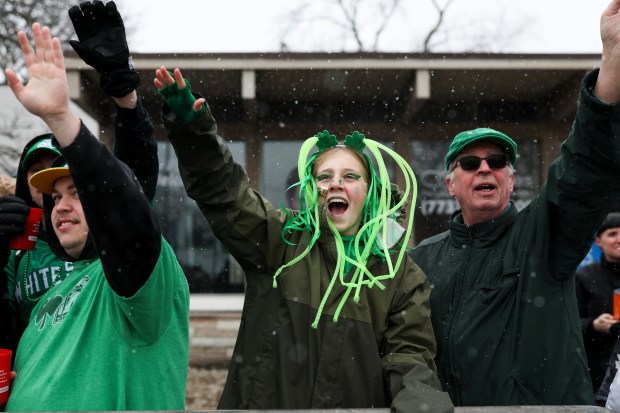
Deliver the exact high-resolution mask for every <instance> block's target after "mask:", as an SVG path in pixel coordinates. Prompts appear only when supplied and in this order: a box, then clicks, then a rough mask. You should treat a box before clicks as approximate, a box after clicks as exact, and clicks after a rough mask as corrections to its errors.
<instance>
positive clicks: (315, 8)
mask: <svg viewBox="0 0 620 413" xmlns="http://www.w3.org/2000/svg"><path fill="white" fill-rule="evenodd" d="M456 3H458V2H456V1H455V0H418V1H414V0H300V2H297V3H296V4H298V6H297V7H295V8H294V9H292V10H291V11H289V12H288V13H287V14H286V15H285V16H284V18H283V19H282V20H283V21H286V22H287V25H286V26H285V28H284V29H283V31H282V32H281V35H280V39H281V41H280V44H281V49H282V51H290V50H295V49H299V47H300V45H301V44H302V43H306V44H305V45H301V47H304V46H305V47H307V46H308V44H307V43H308V42H313V44H311V45H309V46H310V48H315V49H319V50H324V49H329V50H336V49H337V48H340V49H341V50H342V51H358V52H363V51H370V52H375V51H378V50H379V47H380V44H379V42H380V40H381V38H382V36H383V35H384V34H385V33H386V32H387V31H388V30H387V29H388V28H389V27H390V25H393V24H396V23H397V22H396V20H397V17H402V18H403V19H405V21H407V22H408V25H407V24H406V25H405V27H404V29H403V30H402V33H399V34H398V35H399V36H400V39H403V38H404V39H408V40H409V41H406V43H409V44H410V45H411V50H410V51H421V52H435V51H437V50H442V51H457V50H458V51H462V52H474V51H475V52H498V51H502V50H505V49H506V48H507V47H509V46H510V45H511V44H512V43H514V42H515V40H516V39H517V38H518V37H520V36H522V35H524V34H527V33H526V30H525V29H526V28H528V27H529V25H530V24H531V22H532V21H533V20H532V19H530V18H528V17H527V16H520V17H519V16H515V15H514V13H511V15H510V19H507V18H506V17H505V14H502V13H498V14H497V16H493V17H491V18H490V16H489V15H485V16H481V15H477V14H475V13H472V14H468V15H465V16H464V15H454V13H453V11H452V10H453V9H454V6H455V4H456ZM461 4H463V2H461ZM429 7H432V10H430V13H429V12H428V11H424V12H422V11H421V10H423V9H428V8H429ZM489 7H490V5H489ZM489 7H487V9H489ZM448 15H450V16H448ZM449 17H450V18H449ZM414 28H415V29H418V30H419V29H420V28H423V30H425V31H424V32H423V33H421V34H420V33H418V35H419V36H421V38H422V40H421V41H420V42H414V41H413V37H414V35H413V30H412V32H411V33H407V32H406V31H407V29H414ZM392 34H393V33H392ZM295 36H296V37H295ZM400 43H401V44H402V43H403V42H400Z"/></svg>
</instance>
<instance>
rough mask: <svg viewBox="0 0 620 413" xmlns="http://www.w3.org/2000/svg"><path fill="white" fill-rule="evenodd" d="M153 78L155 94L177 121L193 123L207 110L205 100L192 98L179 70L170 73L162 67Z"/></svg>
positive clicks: (189, 88)
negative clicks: (170, 110) (161, 99)
mask: <svg viewBox="0 0 620 413" xmlns="http://www.w3.org/2000/svg"><path fill="white" fill-rule="evenodd" d="M155 76H156V78H155V86H156V87H157V92H158V93H159V94H160V95H161V96H162V97H163V98H164V100H165V101H166V104H167V105H168V106H170V109H172V111H173V112H174V113H175V114H176V116H177V119H178V120H182V121H193V120H195V119H198V118H199V117H200V116H202V114H203V113H205V111H206V110H207V109H206V103H205V102H206V101H205V99H204V98H198V99H196V97H194V95H193V94H192V90H191V86H190V84H189V82H188V81H187V80H186V79H184V78H183V75H182V74H181V71H180V70H179V69H174V72H173V73H170V72H168V71H167V70H166V68H165V67H164V66H162V67H160V68H159V69H157V70H156V71H155ZM173 76H174V77H173Z"/></svg>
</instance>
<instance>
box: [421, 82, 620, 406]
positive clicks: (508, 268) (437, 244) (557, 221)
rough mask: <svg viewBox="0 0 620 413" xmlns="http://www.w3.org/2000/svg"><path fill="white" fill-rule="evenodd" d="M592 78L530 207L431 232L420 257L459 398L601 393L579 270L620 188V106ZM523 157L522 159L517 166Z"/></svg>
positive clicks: (551, 401) (445, 374)
mask: <svg viewBox="0 0 620 413" xmlns="http://www.w3.org/2000/svg"><path fill="white" fill-rule="evenodd" d="M597 75H598V72H597V71H594V72H592V73H590V74H589V75H588V76H587V77H586V79H585V80H584V87H583V89H582V92H581V95H580V98H579V104H578V107H577V114H576V119H575V122H574V124H573V126H572V129H571V132H570V135H569V137H568V139H567V140H566V141H565V142H564V143H563V145H562V148H561V155H560V157H559V158H558V159H557V160H556V161H555V162H554V163H553V164H552V165H551V166H550V168H549V173H548V181H547V182H546V184H544V185H543V187H542V188H541V190H540V193H539V194H538V196H537V197H536V198H535V199H534V200H533V201H532V202H531V203H530V204H529V205H528V206H527V207H525V208H524V209H523V210H521V211H519V212H518V211H517V210H516V208H515V206H514V205H513V204H510V205H509V207H508V208H507V210H506V211H504V212H503V213H502V214H501V215H500V216H499V217H497V218H496V219H494V220H491V221H487V222H482V223H479V224H476V225H473V226H466V225H464V224H463V220H462V215H461V214H460V212H459V211H457V212H456V213H455V214H454V215H453V216H452V217H451V218H450V229H449V231H447V232H444V233H442V234H439V235H437V236H435V237H432V238H430V239H428V240H426V241H424V242H422V243H421V244H420V245H419V246H418V247H416V248H415V250H414V251H413V258H414V261H415V262H416V263H417V264H418V265H420V267H421V268H422V270H424V272H425V273H426V275H427V276H428V278H429V280H430V283H431V286H432V294H431V309H432V320H433V327H434V329H435V334H436V338H437V344H438V353H437V358H436V361H437V364H438V374H439V378H440V380H441V383H442V386H443V387H444V389H445V390H447V391H448V392H449V393H450V396H451V397H452V400H453V401H454V403H455V405H531V404H544V405H565V404H569V405H570V404H572V405H585V404H591V403H592V402H593V395H592V386H591V384H590V378H589V376H588V368H587V363H586V357H585V352H584V347H583V340H582V336H581V327H580V323H579V313H578V310H577V300H576V297H575V280H574V277H573V274H574V273H575V268H576V267H577V265H578V264H579V262H580V261H581V259H582V258H583V257H584V256H585V254H586V252H587V250H588V248H589V246H590V244H591V242H592V240H593V237H594V233H595V231H596V228H597V227H598V225H599V224H600V223H601V222H602V220H603V218H604V217H605V215H606V214H607V212H608V210H609V209H610V207H611V205H612V204H613V202H614V201H615V199H616V198H617V197H618V193H619V188H620V170H619V163H618V162H619V161H620V105H606V104H604V103H602V102H600V101H599V100H598V99H596V98H595V97H594V95H593V93H592V89H593V87H594V84H595V82H596V77H597ZM517 166H518V165H517Z"/></svg>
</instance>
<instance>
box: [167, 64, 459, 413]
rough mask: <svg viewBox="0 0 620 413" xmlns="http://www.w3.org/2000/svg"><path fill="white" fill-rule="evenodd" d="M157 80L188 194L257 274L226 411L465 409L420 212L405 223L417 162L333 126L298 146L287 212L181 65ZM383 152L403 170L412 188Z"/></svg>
mask: <svg viewBox="0 0 620 413" xmlns="http://www.w3.org/2000/svg"><path fill="white" fill-rule="evenodd" d="M155 85H156V87H157V89H158V90H159V93H160V94H161V95H162V96H163V97H164V99H165V102H166V103H165V105H164V108H163V110H162V117H163V119H164V125H165V126H166V128H167V129H168V134H169V138H170V142H171V143H172V145H173V147H174V149H175V152H176V154H177V157H178V159H179V170H180V173H181V177H182V179H183V183H184V186H185V188H186V190H187V193H188V195H189V196H190V197H191V198H192V199H194V200H195V201H196V202H197V204H198V206H199V207H200V209H201V211H202V213H203V214H204V215H205V217H206V218H207V220H208V221H209V223H210V224H211V226H212V228H213V231H214V233H215V234H216V236H217V237H218V239H219V240H220V241H221V242H222V243H223V244H224V245H225V246H226V247H227V248H228V251H229V252H230V253H231V254H232V255H233V256H234V257H235V259H236V260H237V261H238V262H239V264H240V265H241V266H242V267H243V269H244V272H245V276H246V281H247V289H246V293H245V304H244V308H243V313H242V317H241V326H240V330H239V334H238V337H237V342H236V345H235V349H234V352H233V355H232V358H231V362H230V366H229V372H228V378H227V381H226V385H225V387H224V391H223V394H222V397H221V399H220V402H219V405H218V408H219V409H230V410H234V409H310V408H317V409H335V408H371V407H374V408H380V407H388V406H390V407H391V408H392V409H393V411H397V412H414V411H424V412H450V411H453V405H452V402H451V401H450V398H449V397H448V395H447V394H446V393H445V392H442V391H441V386H440V385H439V383H438V381H437V377H436V375H435V371H434V370H435V364H434V361H433V357H434V353H435V339H434V336H433V331H432V328H431V324H430V314H429V307H428V295H429V294H430V290H429V285H428V283H427V280H426V277H425V276H424V274H423V273H422V272H421V271H420V270H419V268H418V267H417V266H416V265H415V264H414V263H413V261H411V260H410V259H409V258H408V256H407V254H406V251H407V244H408V241H409V239H410V237H411V233H412V226H411V225H412V222H411V221H410V222H409V225H408V226H407V228H406V229H405V228H403V227H402V226H401V225H400V222H401V221H402V220H403V219H404V218H405V216H404V214H405V211H406V208H405V206H406V204H407V203H408V202H414V201H415V198H414V196H413V193H414V191H412V189H411V185H412V184H411V182H412V180H413V178H412V174H413V172H412V171H411V168H410V167H409V165H407V163H406V162H405V161H404V160H403V159H402V158H401V157H400V156H398V155H397V154H395V153H394V152H393V151H391V150H390V149H389V148H386V147H384V146H383V145H381V144H379V143H378V142H376V141H373V140H370V139H365V137H364V136H363V135H361V134H359V133H358V132H354V133H352V134H351V135H348V136H347V137H346V138H345V139H344V142H339V141H338V139H336V137H335V136H334V135H331V134H329V132H327V131H323V132H320V133H318V134H317V135H316V136H314V137H312V138H309V139H308V140H306V141H305V143H304V144H303V145H302V147H301V149H300V154H299V160H298V165H299V166H298V169H297V177H298V180H299V183H300V184H299V188H300V193H299V196H298V201H299V205H300V206H301V209H300V210H292V209H289V208H283V209H276V208H274V207H273V206H272V205H271V204H270V203H269V202H268V201H267V200H266V199H264V198H262V197H261V196H260V195H259V194H258V193H256V192H255V191H254V189H252V188H251V186H250V182H249V179H248V176H247V174H246V173H245V171H244V170H243V168H242V167H241V166H240V165H239V164H237V163H235V162H234V160H233V158H232V156H231V153H230V150H229V149H228V147H227V146H226V145H225V143H224V141H223V139H222V138H221V137H220V136H218V135H217V132H216V130H217V125H216V122H215V119H214V118H213V116H212V115H211V112H210V110H209V108H208V106H207V105H206V103H205V100H204V99H203V98H201V97H199V98H198V99H196V98H195V97H194V96H193V95H192V91H191V90H190V86H189V84H187V83H186V81H185V80H184V79H183V76H182V74H181V72H180V70H179V69H175V71H174V77H173V76H172V75H171V74H170V73H168V72H167V71H166V69H165V67H161V68H160V69H158V70H157V71H156V79H155ZM315 146H316V148H317V150H316V151H314V152H313V153H312V154H311V151H312V150H313V148H314V147H315ZM365 148H367V150H369V151H370V152H371V153H372V155H373V156H374V159H375V160H376V161H377V163H378V165H379V166H378V170H377V171H376V170H375V168H374V167H373V166H372V163H371V162H370V159H369V157H368V155H366V154H365V153H364V149H365ZM381 151H385V152H387V153H388V154H390V155H391V156H392V157H393V158H394V159H395V160H397V162H399V165H400V166H401V168H402V169H403V174H404V175H405V176H406V177H407V182H408V183H409V184H408V187H407V188H405V190H404V193H400V191H398V190H397V188H395V187H392V186H391V184H390V181H389V177H388V174H387V169H386V167H385V163H384V162H383V157H382V154H381V153H382V152H381ZM370 287H372V288H370Z"/></svg>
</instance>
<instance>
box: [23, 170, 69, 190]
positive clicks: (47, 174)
mask: <svg viewBox="0 0 620 413" xmlns="http://www.w3.org/2000/svg"><path fill="white" fill-rule="evenodd" d="M66 176H71V173H70V172H69V168H67V167H66V166H65V167H59V168H47V169H43V170H42V171H39V172H37V173H36V174H34V175H32V177H30V184H31V185H32V186H34V187H35V188H36V189H38V190H39V191H41V192H43V193H44V194H48V195H49V194H51V193H52V189H54V182H56V181H57V180H59V179H60V178H64V177H66Z"/></svg>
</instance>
